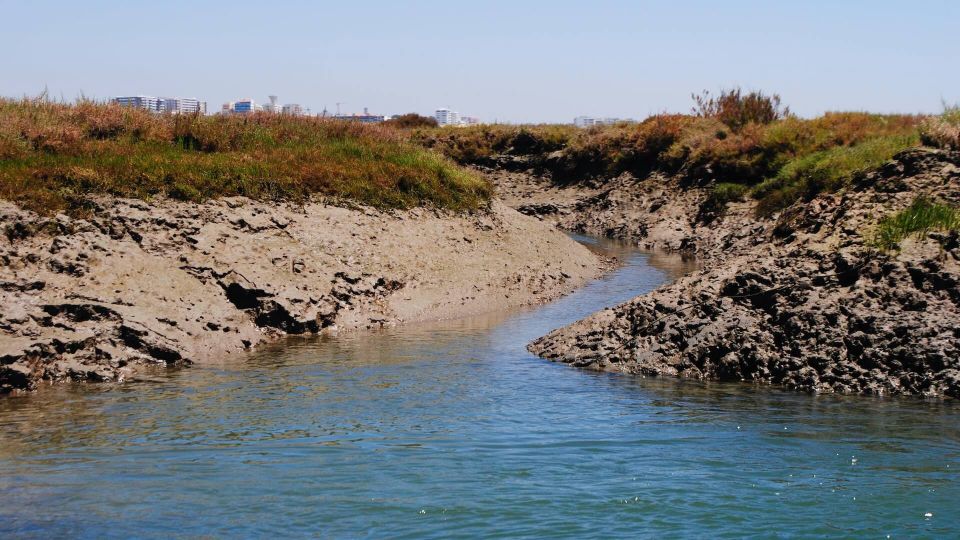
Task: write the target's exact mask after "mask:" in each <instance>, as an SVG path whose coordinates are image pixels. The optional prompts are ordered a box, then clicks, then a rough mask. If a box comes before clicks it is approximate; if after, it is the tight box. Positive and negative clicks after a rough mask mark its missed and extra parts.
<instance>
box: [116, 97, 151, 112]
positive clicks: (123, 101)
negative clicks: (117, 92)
mask: <svg viewBox="0 0 960 540" xmlns="http://www.w3.org/2000/svg"><path fill="white" fill-rule="evenodd" d="M160 101H161V99H160V98H158V97H156V96H120V97H115V98H113V99H111V100H110V102H111V103H116V104H117V105H120V106H121V107H132V108H134V109H144V110H147V111H151V112H160V111H161V108H160Z"/></svg>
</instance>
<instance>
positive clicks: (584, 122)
mask: <svg viewBox="0 0 960 540" xmlns="http://www.w3.org/2000/svg"><path fill="white" fill-rule="evenodd" d="M629 121H630V120H629V119H625V118H594V117H592V116H578V117H576V118H574V119H573V125H575V126H577V127H582V128H587V127H593V126H612V125H614V124H616V123H618V122H629Z"/></svg>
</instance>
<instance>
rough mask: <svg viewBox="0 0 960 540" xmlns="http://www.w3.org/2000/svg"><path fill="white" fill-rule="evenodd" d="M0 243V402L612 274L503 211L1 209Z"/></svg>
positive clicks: (494, 303) (538, 295)
mask: <svg viewBox="0 0 960 540" xmlns="http://www.w3.org/2000/svg"><path fill="white" fill-rule="evenodd" d="M0 229H2V231H3V232H4V234H3V235H2V236H0V305H3V310H2V313H0V392H9V391H12V390H22V389H32V388H35V387H36V386H37V385H38V384H39V383H41V381H51V382H55V381H63V380H77V381H117V380H122V379H124V378H125V377H128V376H129V375H130V374H131V373H133V372H134V371H135V369H136V368H137V366H139V365H145V364H152V365H157V364H159V365H166V366H181V365H187V364H190V363H194V362H206V361H214V360H216V359H217V358H222V356H223V355H225V354H240V353H242V352H243V351H245V350H247V349H250V348H252V347H255V346H256V345H257V344H258V343H260V342H262V341H264V340H268V339H270V338H272V337H276V336H281V335H285V334H310V333H318V332H332V331H338V330H344V329H357V328H376V327H380V326H384V325H393V324H397V323H402V322H408V321H420V320H429V319H442V318H449V317H459V316H464V315H469V314H474V313H478V312H482V311H489V310H497V309H504V308H507V307H511V306H518V305H526V304H535V303H540V302H545V301H548V300H551V299H553V298H555V297H557V296H559V295H561V294H564V293H566V292H569V291H570V290H572V289H574V288H576V287H578V286H580V285H582V284H583V283H584V282H586V281H587V280H589V279H591V278H593V277H595V276H597V275H598V274H599V272H600V271H601V266H602V264H601V261H600V260H599V258H598V257H597V256H595V255H594V254H592V253H591V252H590V251H588V250H587V249H586V248H584V247H583V246H581V245H580V244H578V243H576V242H574V241H573V240H571V239H569V238H568V237H567V236H566V235H565V234H563V233H561V232H560V231H558V230H556V229H554V228H553V227H550V226H549V225H547V224H544V223H541V222H539V221H537V220H535V219H533V218H530V217H527V216H523V215H521V214H519V213H517V212H515V211H514V210H511V209H509V208H507V207H506V206H504V205H502V204H501V203H499V202H496V201H495V202H494V203H492V205H491V207H490V208H489V209H488V210H484V211H481V212H478V213H475V214H471V215H453V214H448V213H443V212H436V211H432V210H422V209H421V210H413V211H404V212H391V213H384V212H380V211H377V210H374V209H370V208H353V209H351V208H344V207H340V206H331V205H327V204H322V203H311V204H308V205H306V206H291V205H277V204H265V203H259V202H253V201H250V200H247V199H242V198H232V199H222V200H219V201H215V202H210V203H204V204H190V203H179V202H174V201H159V202H154V203H146V202H143V201H139V200H127V199H119V200H118V199H101V200H99V201H97V204H96V207H95V208H93V209H92V211H91V213H90V216H89V217H88V218H87V219H73V218H69V217H66V216H63V215H58V216H57V217H54V218H44V217H40V216H38V215H36V214H33V213H30V212H25V211H22V210H20V209H18V208H17V207H16V206H14V205H12V204H10V203H7V202H0Z"/></svg>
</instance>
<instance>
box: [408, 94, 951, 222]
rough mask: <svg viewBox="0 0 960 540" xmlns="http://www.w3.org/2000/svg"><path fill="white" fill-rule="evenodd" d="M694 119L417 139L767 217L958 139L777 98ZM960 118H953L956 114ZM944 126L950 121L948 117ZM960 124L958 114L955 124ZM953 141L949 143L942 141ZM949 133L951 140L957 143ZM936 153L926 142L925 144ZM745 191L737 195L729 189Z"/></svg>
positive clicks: (937, 126)
mask: <svg viewBox="0 0 960 540" xmlns="http://www.w3.org/2000/svg"><path fill="white" fill-rule="evenodd" d="M694 104H695V106H694V107H693V109H692V110H691V113H690V114H658V115H655V116H652V117H650V118H647V119H646V120H644V121H642V122H639V123H621V124H618V125H614V126H604V127H597V128H589V129H577V128H574V127H573V126H553V125H548V126H478V127H473V128H465V129H433V130H430V129H427V130H418V131H416V132H415V133H414V134H413V135H412V139H413V140H414V141H416V142H418V143H420V144H423V145H425V146H427V147H430V148H434V149H437V150H438V151H440V152H442V153H444V154H445V155H448V156H450V157H452V158H453V159H455V160H457V161H459V162H461V163H483V162H484V161H485V160H489V159H490V157H491V156H494V155H497V154H503V153H507V154H517V155H523V154H526V155H535V154H548V153H551V152H552V153H553V154H552V155H550V157H549V158H548V159H544V160H543V161H542V162H541V163H540V164H539V166H541V167H542V168H544V169H546V170H547V171H549V172H550V173H552V175H553V177H554V178H555V180H557V181H558V182H569V181H577V180H579V179H583V178H590V177H593V178H596V177H600V178H603V177H607V178H609V177H614V176H617V175H619V174H621V173H624V172H629V173H631V174H633V175H635V176H638V177H643V176H646V175H647V174H649V173H650V172H652V171H661V172H664V173H667V174H675V175H680V176H681V177H682V178H684V179H685V180H686V181H687V182H689V183H691V184H698V185H705V186H707V185H712V186H715V187H714V191H715V192H716V191H718V190H720V192H719V193H716V194H715V197H714V198H715V199H716V201H715V202H722V201H724V200H725V199H726V200H734V198H730V195H731V194H734V193H736V198H739V197H742V196H745V195H746V192H747V191H749V195H750V196H752V197H754V198H756V199H759V204H758V212H760V213H761V214H770V213H773V212H775V211H777V210H779V209H781V208H784V207H786V206H788V205H789V204H791V203H792V202H794V201H796V200H798V199H802V198H810V197H813V196H814V195H816V194H817V193H819V192H821V191H833V190H837V189H840V188H842V187H843V186H846V185H848V184H849V183H850V182H851V181H852V180H853V179H854V178H855V177H856V176H857V175H859V174H862V173H863V172H864V171H867V170H870V169H872V168H875V167H877V166H879V165H881V164H882V163H883V162H885V161H886V160H888V159H890V158H891V157H893V155H895V154H896V153H898V152H900V151H902V150H905V149H908V148H910V147H913V146H916V145H918V144H920V130H918V127H920V126H921V124H922V123H923V125H924V126H927V127H925V128H924V129H925V130H926V131H924V133H926V134H927V135H925V136H924V141H925V142H926V141H927V140H934V139H936V140H941V139H942V140H943V141H945V142H943V143H940V144H939V145H940V146H944V147H947V146H949V144H950V143H949V141H950V140H954V141H955V140H956V135H957V133H956V131H949V130H948V129H946V128H944V127H943V126H953V127H952V128H950V129H957V128H956V126H958V125H960V122H955V123H953V124H950V123H948V122H947V121H946V120H944V121H943V122H940V123H931V124H929V125H928V124H927V123H926V122H928V121H926V120H924V119H923V118H922V117H919V116H914V115H881V114H870V113H863V112H832V113H827V114H824V115H823V116H820V117H817V118H812V119H801V118H797V117H795V116H792V115H791V114H790V112H789V109H788V108H787V107H784V106H782V105H781V100H780V97H779V96H778V95H776V94H773V95H766V94H764V93H762V92H750V93H744V92H742V91H740V90H739V89H735V90H729V91H724V92H721V93H720V94H719V95H717V96H712V95H710V94H709V93H707V92H704V93H703V94H701V95H700V96H694ZM951 114H956V110H955V109H954V111H953V113H951ZM944 116H945V117H946V116H947V115H944ZM958 116H960V115H958ZM943 133H946V135H943ZM951 134H952V136H953V139H951V138H950V137H951ZM928 144H929V143H928ZM728 184H729V185H739V186H743V187H742V188H737V189H736V190H735V191H733V190H732V188H730V187H729V186H726V187H721V186H723V185H728Z"/></svg>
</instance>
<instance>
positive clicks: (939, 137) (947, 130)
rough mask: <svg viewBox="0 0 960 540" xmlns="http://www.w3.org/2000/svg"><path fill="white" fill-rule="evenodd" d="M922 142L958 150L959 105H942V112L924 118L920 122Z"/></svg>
mask: <svg viewBox="0 0 960 540" xmlns="http://www.w3.org/2000/svg"><path fill="white" fill-rule="evenodd" d="M920 140H921V141H923V144H926V145H928V146H934V147H936V148H943V149H947V150H960V105H947V104H946V103H944V105H943V114H941V115H940V116H933V117H929V118H925V119H924V120H923V122H922V123H921V124H920Z"/></svg>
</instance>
